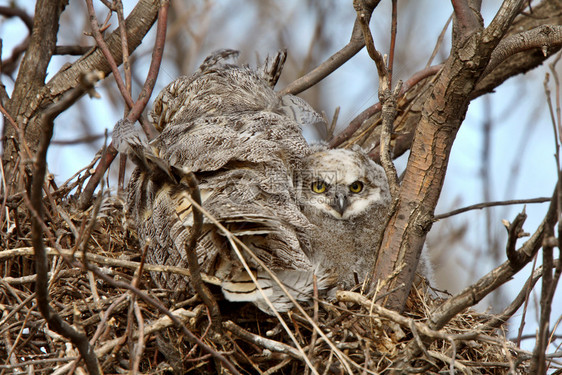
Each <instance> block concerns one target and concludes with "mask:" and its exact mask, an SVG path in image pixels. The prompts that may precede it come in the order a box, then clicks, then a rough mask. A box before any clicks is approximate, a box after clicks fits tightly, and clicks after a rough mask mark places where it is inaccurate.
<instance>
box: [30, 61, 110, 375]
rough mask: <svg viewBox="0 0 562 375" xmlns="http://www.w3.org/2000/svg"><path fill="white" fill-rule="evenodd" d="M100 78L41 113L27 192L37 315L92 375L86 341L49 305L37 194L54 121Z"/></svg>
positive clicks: (94, 367)
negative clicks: (70, 345) (63, 339)
mask: <svg viewBox="0 0 562 375" xmlns="http://www.w3.org/2000/svg"><path fill="white" fill-rule="evenodd" d="M100 78H101V77H100V76H99V74H97V72H94V73H90V74H88V75H86V76H85V77H84V79H83V82H82V85H83V87H77V88H75V89H73V90H71V91H69V92H68V93H67V94H66V95H65V96H63V98H62V99H61V100H60V101H59V102H57V103H55V104H53V105H51V106H50V107H49V108H47V109H46V110H45V111H44V113H43V115H42V129H43V131H44V133H43V137H42V138H41V141H40V144H39V149H38V150H37V155H36V161H35V170H34V173H33V181H32V184H31V191H30V196H31V204H32V207H33V208H34V210H35V211H36V212H37V213H38V216H39V217H37V216H36V215H33V214H32V215H31V225H32V243H33V248H34V251H35V267H36V272H37V282H36V293H37V305H38V307H39V311H40V312H41V314H42V315H43V316H44V317H45V320H46V321H47V323H48V324H49V327H50V328H51V329H52V330H53V331H55V332H57V333H59V334H61V335H63V336H64V337H66V338H68V339H70V340H71V341H72V343H73V344H74V345H75V346H76V347H77V348H78V350H79V352H80V354H81V355H82V357H83V358H84V361H85V363H86V367H87V368H88V371H89V372H90V373H91V374H94V375H97V374H100V373H101V368H100V366H99V363H98V360H97V357H96V356H95V353H94V352H93V349H92V347H91V346H90V344H89V342H88V339H87V337H86V336H85V335H84V334H82V333H80V332H78V331H76V330H75V329H74V328H72V326H70V325H69V324H68V323H66V322H65V321H64V320H62V318H61V317H60V316H59V315H58V314H57V313H56V312H55V311H54V310H53V309H52V308H51V307H50V305H49V291H48V276H47V275H48V261H47V255H46V253H45V245H44V243H43V227H42V225H41V217H42V213H43V202H42V194H41V193H42V191H43V182H44V179H45V173H46V170H47V162H46V156H47V149H48V148H49V142H50V140H51V137H52V135H53V120H54V118H55V117H56V116H57V115H58V114H59V113H61V112H63V111H64V110H66V109H67V108H68V107H70V106H71V105H72V104H73V103H74V102H75V101H76V100H77V99H78V98H79V97H80V96H82V95H83V93H84V92H85V91H88V90H91V89H93V87H94V84H95V82H96V81H97V80H99V79H100Z"/></svg>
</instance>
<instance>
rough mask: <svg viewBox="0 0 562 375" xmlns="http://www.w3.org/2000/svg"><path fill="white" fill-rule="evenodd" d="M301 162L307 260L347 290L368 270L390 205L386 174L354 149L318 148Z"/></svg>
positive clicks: (358, 281)
mask: <svg viewBox="0 0 562 375" xmlns="http://www.w3.org/2000/svg"><path fill="white" fill-rule="evenodd" d="M304 162H305V167H304V169H303V173H301V176H300V188H299V204H300V207H301V211H302V213H303V214H304V215H305V216H306V218H307V219H308V221H309V222H310V223H311V224H312V229H311V231H310V232H309V233H310V240H311V246H312V249H313V252H312V256H311V257H312V262H313V263H318V264H322V265H323V266H324V267H326V268H328V269H333V270H337V274H338V285H339V286H340V287H341V288H344V289H349V288H351V287H352V286H354V285H356V284H358V283H361V282H363V280H365V278H366V277H367V275H368V273H369V272H371V271H372V270H373V266H374V263H375V260H376V256H377V251H378V248H379V246H380V241H381V236H382V233H383V231H384V228H385V223H386V219H387V214H388V207H389V205H390V201H391V197H390V190H389V186H388V181H387V178H386V174H385V172H384V170H383V168H382V167H381V166H380V165H378V164H376V163H375V162H374V161H372V160H371V159H370V158H369V156H368V155H367V154H366V153H365V152H363V151H362V150H361V149H360V148H354V149H352V150H347V149H333V150H330V149H326V148H324V147H322V146H319V147H317V150H316V152H313V153H312V154H310V155H308V156H307V157H306V158H305V161H304Z"/></svg>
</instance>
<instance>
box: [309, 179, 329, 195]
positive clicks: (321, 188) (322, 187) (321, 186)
mask: <svg viewBox="0 0 562 375" xmlns="http://www.w3.org/2000/svg"><path fill="white" fill-rule="evenodd" d="M310 188H311V189H312V191H313V192H315V193H316V194H321V193H323V192H325V191H326V189H327V188H328V187H327V186H326V183H325V182H324V181H314V182H313V183H312V185H311V186H310Z"/></svg>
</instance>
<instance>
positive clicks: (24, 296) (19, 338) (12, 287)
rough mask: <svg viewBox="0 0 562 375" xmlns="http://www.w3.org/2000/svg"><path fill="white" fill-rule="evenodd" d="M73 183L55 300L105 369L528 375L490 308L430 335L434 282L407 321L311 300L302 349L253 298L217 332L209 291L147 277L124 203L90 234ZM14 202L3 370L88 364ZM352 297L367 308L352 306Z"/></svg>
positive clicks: (58, 217)
mask: <svg viewBox="0 0 562 375" xmlns="http://www.w3.org/2000/svg"><path fill="white" fill-rule="evenodd" d="M68 190H69V189H66V190H65V189H58V190H53V194H52V195H50V196H48V197H47V198H45V212H46V214H45V217H46V219H45V225H46V227H47V228H48V229H49V231H48V232H46V233H47V234H46V235H45V239H44V242H45V245H46V246H47V247H48V253H49V257H48V258H49V261H50V264H49V269H50V271H51V272H50V274H49V276H50V289H49V291H50V298H51V306H52V307H53V309H54V310H55V311H57V312H58V314H59V315H60V316H61V317H62V318H63V319H64V320H66V321H67V322H68V323H70V324H71V325H73V326H74V327H75V328H76V329H78V330H80V331H83V332H85V333H86V336H87V337H88V338H89V339H90V342H91V343H93V348H94V350H95V351H96V355H97V357H98V359H99V361H100V364H101V366H102V369H103V371H104V372H105V373H130V372H132V373H135V372H138V373H149V374H157V373H171V374H172V373H174V374H180V373H193V374H198V373H201V374H215V373H219V372H221V369H224V366H222V364H221V363H220V361H218V360H217V357H216V354H217V353H220V354H221V355H222V356H223V357H225V358H226V359H227V360H228V361H230V362H231V363H232V364H233V365H234V366H235V367H236V368H237V369H238V371H239V372H240V373H242V374H254V373H255V374H273V373H279V374H302V373H314V371H313V370H311V369H310V368H309V365H307V364H306V361H305V360H304V359H303V353H304V354H306V356H307V357H308V359H309V361H310V363H311V364H312V366H313V367H314V368H315V371H317V373H319V374H324V373H327V374H341V373H349V372H350V371H351V373H381V372H382V373H391V372H392V370H393V369H397V368H398V369H399V372H400V373H409V372H412V373H444V372H446V373H449V372H450V373H462V374H476V373H477V374H503V373H508V372H509V371H510V370H511V371H515V373H526V369H527V367H526V366H527V363H528V360H529V358H528V356H527V355H525V354H524V353H523V352H522V351H521V350H520V349H517V348H516V347H515V345H514V344H513V343H511V342H510V341H508V340H506V339H505V337H504V336H503V335H502V333H501V331H500V332H498V330H490V329H488V330H484V329H482V328H480V327H482V324H483V323H485V322H486V321H488V320H489V319H490V318H491V316H490V315H485V314H480V313H477V312H475V311H472V310H469V311H464V312H462V313H460V314H458V315H457V316H456V318H455V319H453V320H452V321H450V322H449V323H448V324H447V325H446V327H445V328H443V329H442V330H440V331H438V333H439V335H437V336H435V335H433V337H429V336H427V335H426V334H424V331H423V330H422V329H420V328H423V327H424V326H425V327H426V328H427V326H426V325H425V322H426V321H427V318H428V316H429V314H430V311H431V310H432V308H433V307H435V306H437V305H438V304H439V303H441V301H442V298H446V296H440V297H439V296H437V295H436V293H435V292H434V291H432V290H431V289H430V288H428V287H427V285H425V284H424V283H423V282H420V283H417V284H416V285H415V286H414V287H413V288H412V292H411V295H410V298H409V301H408V304H407V307H406V310H405V312H404V313H403V314H402V316H401V317H402V320H400V319H398V320H397V319H394V318H392V317H388V316H386V317H385V316H383V315H380V314H377V313H376V312H374V311H373V308H372V307H371V308H370V307H369V304H370V302H369V301H370V300H367V299H366V297H365V296H362V295H361V294H360V293H347V294H346V296H347V297H346V298H347V299H346V298H341V295H340V294H338V296H339V297H340V299H339V301H330V302H326V301H317V302H316V303H314V304H311V305H310V306H303V307H304V308H305V310H306V311H307V313H308V315H309V316H310V317H311V318H310V319H306V318H305V317H304V316H303V315H302V313H300V312H296V310H294V311H293V312H290V313H287V314H283V319H284V320H285V322H286V323H287V326H288V327H289V329H290V330H291V331H292V333H293V335H294V338H295V339H296V341H297V342H298V344H299V345H300V347H301V348H302V351H299V349H297V345H296V344H295V342H294V340H293V339H291V338H290V336H289V335H288V333H287V332H286V331H285V329H283V328H282V326H281V324H280V323H279V321H278V319H277V318H275V317H273V316H269V315H266V314H264V313H263V312H261V311H259V310H258V309H257V308H256V307H254V306H253V305H252V304H241V303H240V304H237V303H229V302H226V301H219V305H220V311H221V316H222V322H223V323H222V329H220V330H219V331H217V330H216V329H214V328H212V326H211V324H210V314H209V311H208V309H207V307H206V306H205V305H204V304H203V303H202V302H201V300H200V299H199V298H198V296H196V295H189V293H186V292H185V291H184V292H183V293H181V292H178V291H176V290H161V289H156V288H155V286H154V284H153V283H152V281H151V277H150V275H149V272H148V271H147V268H150V267H149V265H145V266H144V270H143V271H142V273H141V274H139V266H140V264H141V263H142V259H141V258H142V256H141V255H142V252H143V249H141V248H140V246H139V243H138V239H137V238H136V233H135V230H134V228H130V227H128V226H127V221H126V219H125V216H124V210H123V202H122V201H121V200H120V199H119V198H117V197H115V196H113V197H105V198H104V199H103V203H101V205H100V210H99V214H98V215H97V218H95V225H94V226H93V230H92V231H91V233H90V235H88V234H87V232H88V230H87V228H88V224H89V222H90V221H91V220H92V216H93V215H92V209H90V210H89V211H87V212H82V211H80V210H78V209H77V208H76V203H75V198H74V197H73V196H72V195H70V194H69V193H68ZM78 190H80V189H78ZM6 207H7V210H6V211H5V213H4V215H3V217H2V225H3V227H2V232H1V233H2V235H1V242H2V243H1V247H0V248H2V249H4V250H0V271H1V275H2V277H1V278H0V311H1V313H0V359H1V360H0V366H1V367H0V373H33V371H35V373H38V374H42V373H49V374H67V373H70V372H71V371H72V370H73V369H76V371H84V370H83V368H84V367H83V362H81V361H80V360H79V355H78V351H77V350H76V349H75V348H74V347H73V345H71V343H70V340H68V339H67V338H64V337H61V336H59V335H58V334H56V333H55V332H53V331H51V330H50V329H49V327H48V326H47V325H46V324H45V320H44V319H43V317H42V315H41V314H40V313H39V310H38V309H37V302H36V300H35V298H34V287H35V283H34V280H35V265H34V257H33V249H32V248H31V247H30V246H31V241H30V238H31V224H30V214H29V210H28V208H27V204H26V203H25V199H24V198H23V194H19V195H15V196H12V197H8V200H7V205H6ZM86 240H87V241H86ZM61 249H62V252H63V254H64V255H65V257H63V256H61V255H60V251H61ZM84 249H86V253H87V254H88V263H89V264H90V265H91V266H95V267H98V268H99V269H100V270H101V271H102V272H104V273H105V274H106V275H109V276H110V277H111V278H113V280H116V281H120V282H124V283H126V284H131V283H133V285H137V288H138V289H139V290H141V291H142V292H143V293H144V294H147V295H149V296H151V297H154V298H156V299H158V300H159V301H160V302H161V303H162V304H163V305H164V306H165V307H166V308H167V309H168V310H169V311H171V312H172V313H173V314H174V315H175V316H176V317H177V318H178V319H179V320H180V321H181V322H182V323H183V324H184V325H185V327H186V328H187V329H188V330H190V331H191V332H192V333H193V334H194V335H196V336H197V337H199V338H200V339H201V340H202V341H203V342H204V343H206V344H207V345H208V346H209V347H210V348H211V351H209V350H208V349H209V348H207V350H204V349H203V348H202V347H201V345H198V344H195V343H193V342H192V341H190V340H189V339H188V338H187V337H186V336H185V334H184V333H183V332H182V330H181V329H180V328H178V327H177V326H175V325H174V323H172V321H171V320H170V319H169V318H168V317H167V316H166V315H165V314H164V313H163V312H162V311H161V310H159V309H158V308H157V307H156V306H154V305H153V304H152V303H150V302H149V301H148V302H147V300H146V299H142V298H140V297H139V295H138V294H136V293H134V292H132V291H131V290H128V289H125V288H121V287H118V286H116V285H114V284H113V283H111V282H108V281H104V280H102V279H101V278H99V277H96V276H94V274H93V273H92V272H89V271H86V270H85V268H84V267H83V264H82V259H83V256H82V254H83V251H84ZM71 254H74V256H72V255H71ZM64 258H66V259H67V260H65V259H64ZM69 260H70V262H69ZM150 270H151V271H152V272H158V271H154V270H153V269H150ZM161 272H163V271H161ZM121 285H122V284H121ZM216 292H217V293H216V294H215V297H217V299H220V293H219V292H218V291H216ZM186 294H187V295H186ZM350 296H351V297H350ZM349 298H352V299H354V298H355V299H356V302H357V303H356V302H343V300H348V301H349ZM358 299H362V302H363V303H361V302H360V301H359V300H358ZM365 301H367V303H365ZM311 321H312V322H314V324H315V325H316V326H317V327H318V328H319V329H320V330H321V331H322V332H323V333H324V334H325V336H324V337H322V336H321V335H320V334H319V333H318V332H316V331H315V329H314V328H313V325H312V324H311ZM463 335H464V336H463ZM328 341H329V342H328ZM451 371H452V372H451Z"/></svg>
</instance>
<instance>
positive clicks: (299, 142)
mask: <svg viewBox="0 0 562 375" xmlns="http://www.w3.org/2000/svg"><path fill="white" fill-rule="evenodd" d="M234 54H235V53H234V52H233V51H230V50H225V51H219V52H217V53H215V54H213V55H212V56H210V57H209V58H207V59H206V60H205V62H204V63H203V64H202V65H201V67H200V68H199V70H198V71H197V72H196V73H195V74H194V75H193V76H190V77H187V76H185V77H180V78H178V79H176V80H175V81H174V82H172V83H171V84H170V85H168V86H167V87H166V88H165V89H164V90H163V91H162V92H161V93H160V94H159V95H158V97H157V98H156V101H155V103H154V107H153V110H152V112H151V113H150V116H149V117H150V118H151V120H152V121H153V123H154V124H155V127H156V128H157V129H158V130H159V131H160V134H159V136H158V137H157V138H156V139H154V140H153V141H152V142H150V144H149V143H148V142H146V141H144V140H142V139H140V138H139V137H137V136H135V135H134V132H133V131H132V130H131V129H130V125H131V124H126V123H121V124H119V125H120V126H121V128H120V129H116V130H115V131H114V135H115V136H116V138H117V139H114V141H115V142H116V144H120V145H126V146H128V147H129V154H132V156H133V158H132V160H133V161H134V162H135V163H136V164H137V168H136V169H135V170H134V171H133V173H132V176H131V179H130V182H129V184H128V188H127V191H128V196H127V212H128V216H129V217H130V218H131V219H132V221H133V223H134V224H135V225H136V227H137V232H138V235H139V239H140V241H141V245H142V246H143V247H144V246H146V247H147V248H148V252H147V260H148V261H149V262H151V263H156V264H162V265H173V266H179V267H185V268H187V256H186V252H185V251H186V243H187V241H188V239H189V236H190V233H191V227H192V226H193V215H192V205H191V202H190V199H189V189H188V188H187V186H186V183H185V181H184V179H185V176H186V175H187V174H188V173H190V172H191V173H193V174H194V175H195V177H196V178H197V180H198V182H199V189H200V192H201V199H202V206H203V208H204V209H205V210H206V211H208V212H209V213H210V214H211V215H212V216H213V217H214V218H215V219H216V220H218V221H219V222H220V223H221V224H222V225H223V226H224V227H226V228H227V229H228V230H229V231H230V232H231V233H232V234H233V235H234V236H236V237H237V238H238V239H240V240H241V241H242V242H243V243H244V244H245V245H246V246H247V247H248V248H249V249H250V250H251V251H252V252H253V253H254V254H255V255H256V256H257V258H259V259H260V260H261V261H262V262H263V264H265V266H266V267H267V268H269V270H270V271H272V272H273V273H274V274H275V275H276V276H277V278H278V279H279V280H280V281H281V282H282V283H283V284H284V286H285V288H286V289H287V290H288V291H289V293H290V294H291V295H292V297H294V298H295V299H297V300H300V301H307V300H309V299H310V298H311V296H312V291H313V287H314V285H313V275H316V276H317V280H318V282H317V288H318V289H319V290H320V291H323V290H327V289H329V288H330V287H332V286H333V285H334V282H335V280H336V279H335V277H334V276H333V274H332V273H331V272H330V271H329V270H327V269H325V268H324V267H323V266H322V265H321V264H317V263H314V262H313V261H312V259H313V258H312V257H311V254H312V248H311V242H310V231H311V230H312V225H311V224H310V222H309V221H308V219H307V218H306V216H305V215H304V214H303V212H301V210H300V207H299V205H298V200H297V197H296V192H297V189H296V187H295V180H296V174H297V172H298V171H301V170H302V169H303V165H304V164H303V163H304V161H305V159H306V157H307V156H308V155H309V154H310V152H311V149H310V147H309V146H308V144H307V142H306V141H305V139H304V138H303V136H302V130H301V127H302V125H303V123H304V122H307V121H312V122H314V121H322V118H321V116H320V115H318V114H317V113H316V112H315V111H314V110H313V109H312V108H311V107H310V105H308V103H306V102H305V101H303V100H301V99H299V98H297V97H293V96H291V95H285V96H279V95H278V94H277V93H276V92H275V91H274V90H273V87H272V86H273V85H274V83H275V81H276V80H277V78H278V75H279V74H280V69H281V67H282V62H283V61H284V54H280V55H278V56H277V57H276V58H275V59H273V60H272V61H271V62H266V64H265V65H264V67H262V68H260V69H258V70H254V69H251V68H249V67H245V66H238V65H235V64H227V63H225V62H224V60H225V59H227V58H229V57H232V55H234ZM127 125H128V126H129V128H126V127H125V126H127ZM234 246H236V245H234V244H232V243H231V242H230V241H229V240H228V239H227V236H226V235H225V233H223V232H222V231H221V230H220V229H219V228H218V227H217V226H215V225H214V224H213V223H212V222H211V221H210V220H209V218H207V217H205V219H204V222H203V230H202V233H201V235H200V237H199V238H198V239H197V245H196V254H197V257H198V260H199V263H200V266H201V270H202V272H203V273H204V274H205V275H207V276H208V277H207V278H206V279H207V280H208V281H211V282H214V283H216V284H217V285H219V286H220V288H221V290H222V292H223V294H224V296H225V297H226V299H228V300H230V301H250V302H253V303H254V304H256V305H257V306H258V307H259V308H260V309H262V310H263V311H265V312H268V313H271V308H270V307H269V305H268V304H267V302H266V300H265V297H264V295H265V296H266V297H267V298H268V299H269V300H270V301H271V302H272V303H273V306H274V308H275V309H277V310H278V311H281V312H282V311H287V310H288V309H290V308H291V307H292V303H291V301H290V299H289V297H288V296H287V295H286V294H285V292H283V291H282V289H281V287H280V286H279V285H278V284H277V283H276V282H275V281H274V280H273V279H272V278H271V276H270V275H269V273H268V272H267V271H266V270H265V269H263V268H262V267H261V265H260V264H259V263H258V262H256V261H255V260H254V259H253V257H251V256H249V255H248V254H246V253H245V252H244V250H242V249H240V250H241V251H242V252H243V259H240V258H239V256H238V254H237V252H236V250H237V249H235V248H234ZM243 261H244V262H245V263H247V264H248V266H249V268H250V270H249V272H251V273H252V274H253V276H254V277H255V278H256V279H257V282H258V285H259V286H260V288H261V289H262V291H263V293H262V291H260V290H258V287H257V286H256V285H255V284H254V282H253V281H252V279H251V277H250V274H249V273H248V270H247V268H246V267H245V266H244V264H243V263H244V262H243ZM152 278H153V280H154V281H155V282H156V283H157V284H158V285H159V286H160V287H163V288H170V289H175V290H181V289H184V288H189V280H187V279H186V278H184V277H183V276H179V275H174V274H167V273H156V272H154V273H152Z"/></svg>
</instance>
